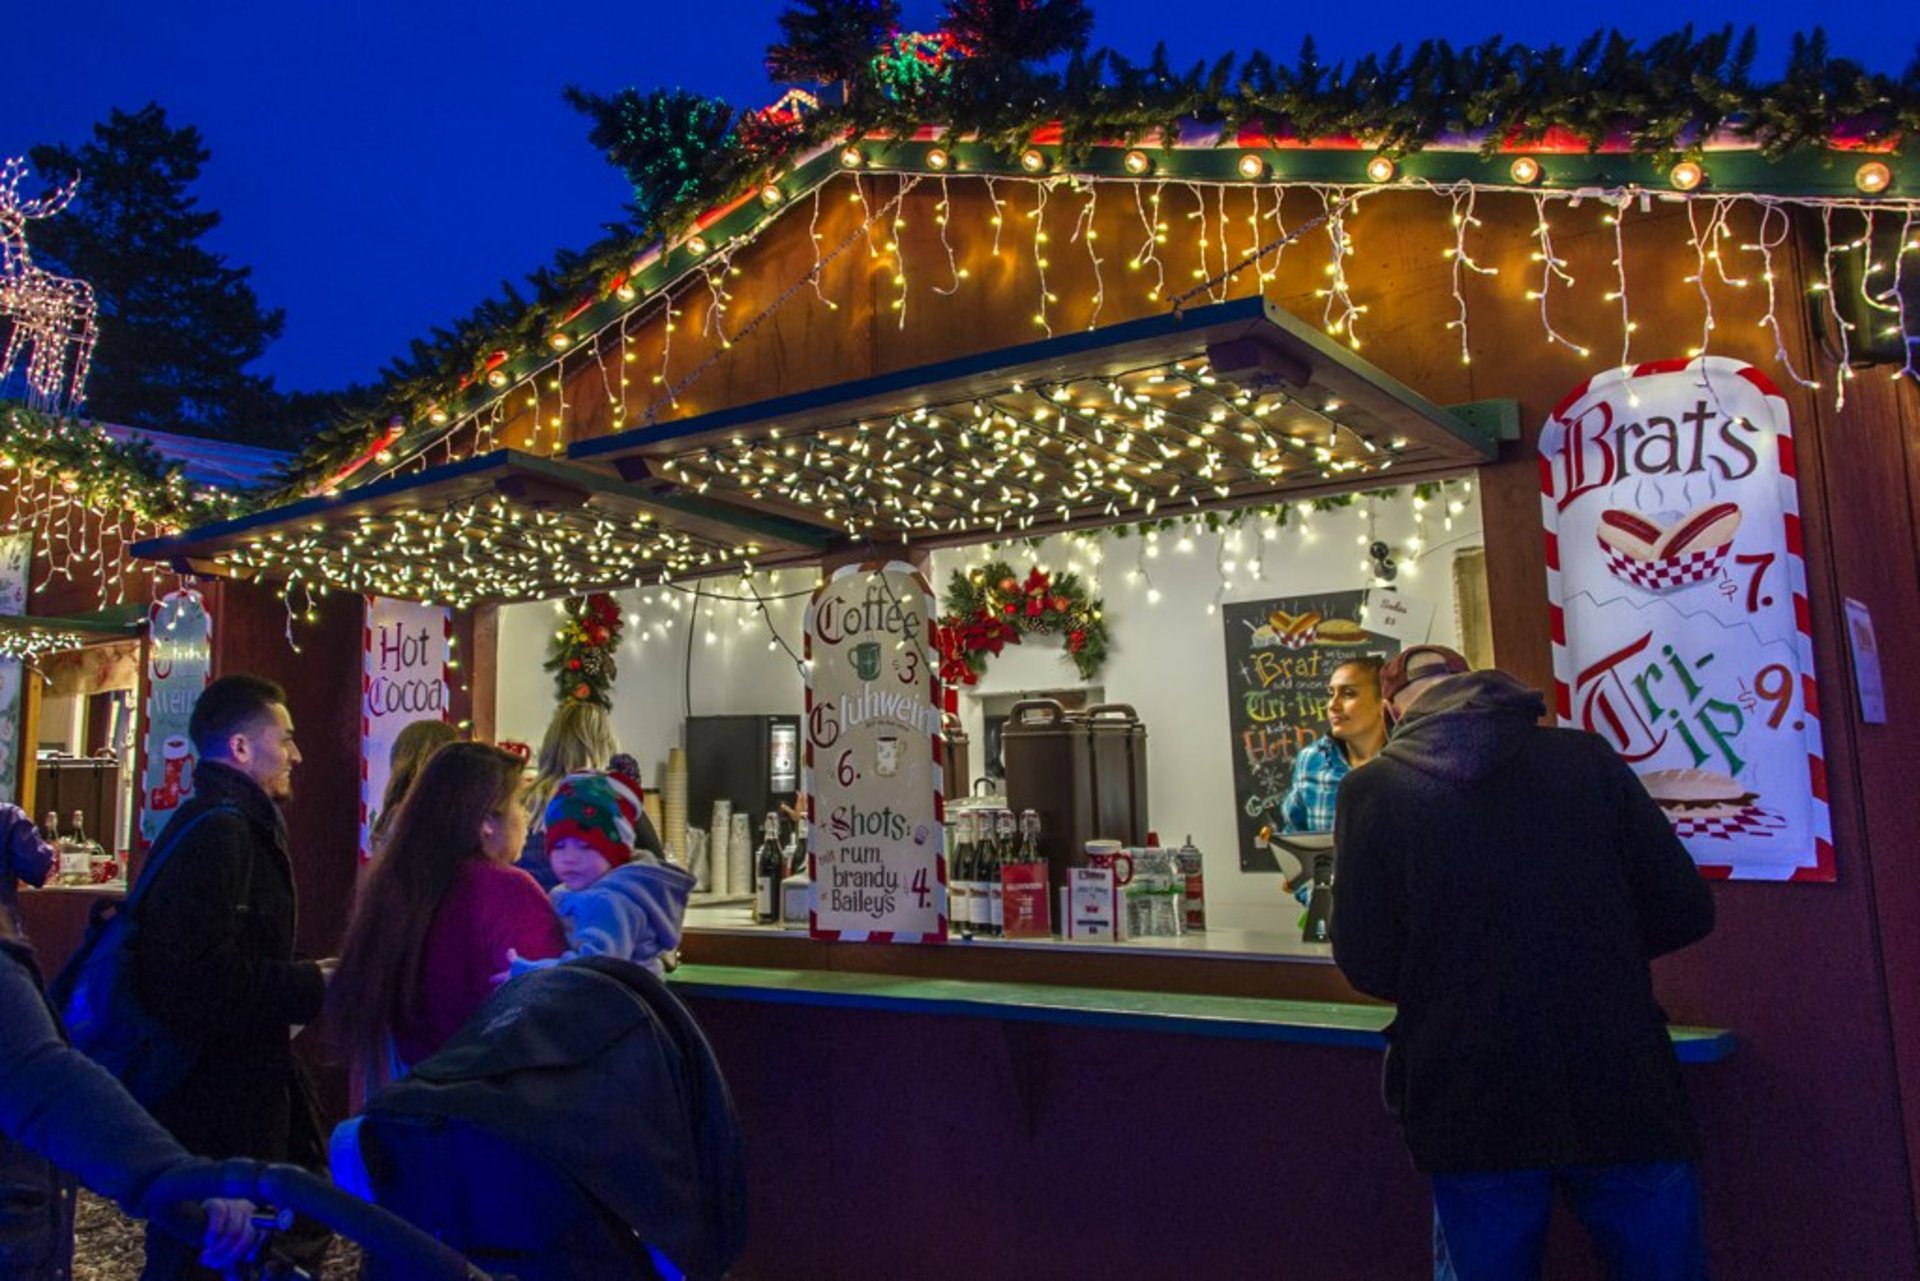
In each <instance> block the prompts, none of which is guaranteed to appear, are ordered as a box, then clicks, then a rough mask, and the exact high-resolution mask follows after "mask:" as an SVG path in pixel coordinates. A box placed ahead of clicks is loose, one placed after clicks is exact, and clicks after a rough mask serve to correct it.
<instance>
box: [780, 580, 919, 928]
mask: <svg viewBox="0 0 1920 1281" xmlns="http://www.w3.org/2000/svg"><path fill="white" fill-rule="evenodd" d="M933 615H934V601H933V592H932V590H931V589H929V588H928V586H927V581H926V579H925V578H923V577H921V575H920V574H919V573H918V572H917V571H915V570H914V568H913V567H912V566H911V565H907V564H905V563H903V562H899V561H894V562H890V563H887V564H885V565H882V564H879V563H873V564H867V565H845V566H842V567H841V568H840V569H839V570H837V571H835V573H834V575H833V577H832V578H831V579H830V580H828V582H827V583H826V585H825V586H823V587H821V588H820V590H819V591H817V592H815V593H814V597H813V601H812V603H811V604H810V605H808V607H807V637H806V647H807V673H808V675H807V742H806V763H807V777H808V779H809V780H810V781H809V791H808V793H807V809H808V820H809V821H808V825H807V861H808V867H809V871H810V874H811V876H812V879H813V912H812V926H811V928H812V932H813V936H814V937H815V938H824V939H841V940H846V941H854V942H874V943H938V942H944V941H945V940H946V937H947V865H946V849H945V842H944V829H943V828H942V826H941V823H942V818H943V815H942V809H943V802H942V800H941V791H942V787H941V778H940V761H941V760H942V759H943V756H942V752H941V750H940V749H941V735H940V712H939V708H940V685H939V668H938V664H937V662H936V661H935V659H934V655H933V638H932V623H933Z"/></svg>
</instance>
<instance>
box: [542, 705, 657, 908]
mask: <svg viewBox="0 0 1920 1281" xmlns="http://www.w3.org/2000/svg"><path fill="white" fill-rule="evenodd" d="M619 752H620V744H619V743H618V742H616V741H615V740H614V737H613V720H612V718H611V717H609V716H608V715H607V709H606V708H604V707H601V706H600V705H599V704H597V703H585V702H578V701H574V700H569V701H568V702H565V703H562V704H561V705H560V708H559V710H558V711H556V712H554V714H553V719H552V720H551V721H549V722H548V723H547V733H546V736H545V737H544V738H542V739H541V740H540V751H539V754H538V755H537V756H536V757H535V758H534V765H535V770H536V772H535V774H534V777H533V781H532V782H531V783H529V784H527V788H526V791H525V792H524V793H523V794H522V797H521V800H522V803H523V804H524V805H525V806H526V811H527V819H528V822H527V841H526V845H525V847H524V848H523V849H522V850H521V852H520V859H519V861H518V862H517V863H516V864H515V866H517V867H520V868H522V869H524V870H525V871H527V872H529V873H531V874H532V876H533V879H534V880H536V881H538V882H540V887H541V888H542V889H545V890H551V889H552V888H553V887H554V886H555V885H558V884H559V883H560V882H559V879H558V878H557V877H555V876H554V874H553V868H552V866H551V865H550V864H548V862H547V842H546V817H545V816H546V812H547V802H548V801H550V800H552V799H553V793H554V791H555V789H556V788H558V787H559V786H560V782H561V780H562V779H564V778H566V777H567V775H569V774H580V773H585V772H587V771H589V770H604V769H606V768H607V767H608V766H609V765H611V764H612V763H613V758H614V757H615V756H617V755H618V754H619ZM631 773H632V775H633V777H634V779H635V780H638V778H639V770H638V769H634V770H633V771H631ZM634 786H635V788H636V789H637V788H638V787H639V784H638V782H637V781H636V782H635V784H634ZM634 844H635V845H636V846H638V847H640V848H641V849H645V850H649V851H651V852H652V853H653V854H654V856H655V857H656V858H661V859H664V858H665V857H666V851H665V848H664V847H663V846H662V845H661V844H660V837H659V834H658V833H656V832H655V831H654V830H653V823H652V822H651V821H650V820H649V819H648V818H647V816H646V813H645V811H642V812H641V814H640V818H639V821H638V822H637V823H636V824H635V831H634Z"/></svg>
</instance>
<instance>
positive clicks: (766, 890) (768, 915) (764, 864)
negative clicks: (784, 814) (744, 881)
mask: <svg viewBox="0 0 1920 1281" xmlns="http://www.w3.org/2000/svg"><path fill="white" fill-rule="evenodd" d="M765 833H766V834H765V835H764V836H763V837H762V838H761V840H760V857H759V859H758V861H757V862H756V864H755V867H754V886H753V919H754V920H755V921H756V922H757V923H759V924H761V925H777V924H779V922H780V882H781V881H782V880H784V879H785V878H786V865H787V860H786V856H785V855H784V854H782V853H781V852H780V811H779V810H768V811H767V825H766V829H765Z"/></svg>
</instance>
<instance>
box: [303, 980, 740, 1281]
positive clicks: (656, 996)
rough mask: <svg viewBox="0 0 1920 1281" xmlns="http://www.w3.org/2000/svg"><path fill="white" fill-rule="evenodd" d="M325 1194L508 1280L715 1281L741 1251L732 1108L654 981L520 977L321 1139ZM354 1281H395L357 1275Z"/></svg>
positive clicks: (394, 1274)
mask: <svg viewBox="0 0 1920 1281" xmlns="http://www.w3.org/2000/svg"><path fill="white" fill-rule="evenodd" d="M332 1156H333V1174H334V1179H335V1181H336V1182H338V1183H339V1184H340V1185H341V1186H342V1187H344V1188H347V1189H349V1190H350V1191H353V1192H355V1193H357V1194H358V1195H360V1196H362V1197H364V1198H365V1199H366V1200H368V1201H371V1202H374V1203H375V1204H376V1205H378V1206H380V1207H383V1208H385V1209H387V1210H391V1211H392V1212H394V1213H395V1214H397V1215H399V1216H400V1217H401V1218H403V1219H405V1220H407V1221H408V1222H410V1223H412V1224H413V1225H415V1226H416V1227H418V1228H420V1229H422V1230H424V1231H425V1232H426V1233H428V1234H430V1235H431V1236H433V1237H435V1238H437V1239H438V1240H439V1241H440V1242H442V1243H444V1244H445V1245H446V1246H448V1247H450V1248H451V1249H452V1250H454V1251H457V1252H459V1253H460V1254H462V1255H464V1256H466V1257H468V1258H469V1259H471V1260H472V1261H473V1263H474V1264H475V1265H477V1266H478V1267H479V1268H483V1269H485V1270H487V1271H489V1272H493V1273H496V1274H501V1275H506V1274H511V1275H512V1276H514V1277H516V1278H518V1281H566V1279H569V1278H579V1277H593V1278H606V1279H608V1281H616V1279H622V1278H640V1279H647V1281H652V1279H653V1278H660V1279H661V1281H678V1278H681V1277H687V1278H692V1279H693V1281H707V1279H708V1278H719V1277H721V1276H723V1275H724V1274H725V1273H726V1270H727V1268H728V1267H729V1266H730V1265H731V1264H732V1263H733V1262H734V1261H735V1260H736V1259H737V1258H738V1257H739V1255H740V1252H741V1250H742V1249H743V1248H744V1246H745V1244H746V1234H747V1214H746V1205H747V1199H746V1178H745V1169H744V1163H743V1158H742V1151H741V1144H740V1136H739V1130H738V1127H737V1125H736V1122H735V1118H734V1112H733V1100H732V1098H731V1097H730V1096H729V1094H728V1093H727V1087H726V1082H725V1081H724V1080H723V1079H722V1078H721V1075H720V1071H719V1068H718V1067H717V1066H716V1065H715V1063H714V1058H713V1051H712V1049H711V1047H709V1046H708V1044H707V1040H706V1038H705V1037H704V1036H703V1035H702V1034H701V1032H700V1029H699V1028H698V1027H697V1026H696V1025H695V1023H694V1022H693V1018H692V1016H691V1015H690V1014H688V1013H687V1011H686V1008H685V1007H684V1006H682V1005H681V1004H680V1002H679V1000H678V999H677V998H675V997H674V996H673V994H672V993H671V992H669V991H668V990H667V987H666V984H664V983H663V982H661V981H660V980H659V979H658V978H655V977H654V976H653V975H652V974H651V973H649V972H648V971H647V970H645V969H643V968H642V967H640V966H638V965H635V964H633V963H631V962H628V961H624V960H615V959H612V958H608V957H586V958H582V959H579V960H575V961H570V962H568V963H566V964H564V965H559V966H554V967H551V968H546V969H540V970H535V971H532V972H530V973H528V974H524V975H522V976H521V977H519V978H517V979H515V980H513V981H512V982H510V983H508V984H507V985H506V986H504V987H502V988H501V989H500V990H499V991H498V992H496V993H494V994H493V996H492V997H491V998H490V999H489V1000H488V1001H487V1003H486V1004H485V1005H483V1006H482V1007H481V1008H480V1010H479V1012H478V1013H476V1014H475V1015H474V1017H473V1018H472V1019H471V1020H469V1021H468V1023H467V1025H466V1026H465V1027H464V1028H462V1029H461V1031H460V1032H459V1033H458V1034H456V1035H455V1036H454V1038H453V1039H452V1040H451V1041H449V1042H448V1043H447V1044H446V1045H445V1046H444V1047H443V1048H442V1049H441V1050H440V1051H439V1052H438V1053H436V1054H435V1055H433V1057H431V1058H429V1059H427V1060H426V1061H425V1062H423V1063H421V1064H419V1065H418V1066H416V1067H415V1068H414V1069H413V1071H412V1073H411V1074H410V1075H409V1076H407V1077H406V1078H405V1079H403V1080H401V1081H399V1082H396V1083H395V1084H394V1085H392V1086H389V1087H388V1088H387V1089H385V1090H383V1091H381V1092H380V1093H379V1094H378V1095H376V1096H375V1097H374V1099H373V1101H372V1103H371V1104H370V1105H369V1106H368V1108H367V1110H366V1111H365V1112H364V1113H363V1114H362V1115H360V1116H359V1117H356V1118H354V1119H353V1120H350V1121H348V1122H346V1123H345V1124H344V1125H342V1126H340V1127H339V1128H338V1129H337V1130H335V1131H334V1136H333V1144H332ZM364 1275H365V1276H366V1277H367V1278H368V1279H369V1281H411V1279H410V1277H409V1274H408V1273H407V1272H405V1271H404V1270H401V1269H400V1268H399V1267H398V1265H396V1264H395V1263H393V1262H390V1261H387V1260H383V1259H381V1258H379V1257H377V1256H375V1257H370V1258H369V1260H368V1266H367V1271H366V1273H365V1274H364Z"/></svg>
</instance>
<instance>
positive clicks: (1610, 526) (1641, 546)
mask: <svg viewBox="0 0 1920 1281" xmlns="http://www.w3.org/2000/svg"><path fill="white" fill-rule="evenodd" d="M1595 532H1596V533H1597V534H1598V535H1599V538H1600V541H1601V542H1603V543H1605V544H1606V545H1607V546H1609V547H1611V548H1613V549H1614V550H1615V551H1617V552H1620V553H1622V554H1623V555H1627V556H1631V557H1633V559H1635V560H1652V559H1653V549H1654V548H1655V547H1657V546H1659V545H1660V538H1661V536H1662V535H1663V534H1664V533H1665V532H1666V531H1665V530H1663V529H1661V528H1660V522H1658V521H1656V520H1655V519H1654V518H1653V517H1651V516H1645V515H1642V514H1641V513H1639V512H1637V511H1633V510H1631V509H1629V508H1626V507H1609V508H1607V510H1605V511H1603V512H1601V513H1600V524H1599V528H1598V529H1597V530H1596V531H1595Z"/></svg>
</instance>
